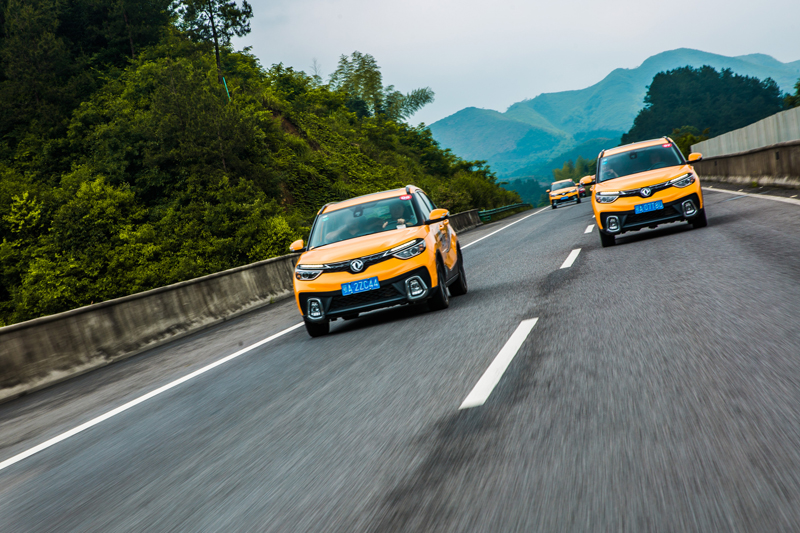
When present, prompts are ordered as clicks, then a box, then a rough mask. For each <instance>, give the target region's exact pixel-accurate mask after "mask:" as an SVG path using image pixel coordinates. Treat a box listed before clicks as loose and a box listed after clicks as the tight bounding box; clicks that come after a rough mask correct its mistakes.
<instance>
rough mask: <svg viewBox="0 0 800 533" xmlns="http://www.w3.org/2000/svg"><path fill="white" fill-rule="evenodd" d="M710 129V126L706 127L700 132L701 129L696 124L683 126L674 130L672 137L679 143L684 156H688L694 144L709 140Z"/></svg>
mask: <svg viewBox="0 0 800 533" xmlns="http://www.w3.org/2000/svg"><path fill="white" fill-rule="evenodd" d="M710 131H711V130H710V129H709V128H706V129H705V130H703V132H702V133H700V130H698V129H697V128H695V127H694V126H683V127H681V128H675V129H674V130H672V135H670V137H671V138H672V140H673V141H675V144H677V145H678V148H679V149H680V151H681V152H682V153H683V155H684V157H688V156H689V153H690V152H691V151H692V145H693V144H697V143H699V142H702V141H706V140H708V133H709V132H710Z"/></svg>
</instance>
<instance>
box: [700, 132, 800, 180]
mask: <svg viewBox="0 0 800 533" xmlns="http://www.w3.org/2000/svg"><path fill="white" fill-rule="evenodd" d="M695 146H696V145H695ZM703 156H704V157H703V160H702V161H699V162H697V163H693V166H694V168H695V170H697V172H698V174H699V175H700V179H701V180H703V181H717V182H722V183H735V184H739V185H750V184H752V183H754V182H755V183H757V184H758V185H759V186H763V187H767V186H769V187H786V188H793V189H797V188H800V140H796V141H790V142H784V143H779V144H774V145H771V146H765V147H762V148H757V149H754V150H748V151H746V152H741V153H735V154H728V155H724V156H718V157H708V158H706V157H705V154H703Z"/></svg>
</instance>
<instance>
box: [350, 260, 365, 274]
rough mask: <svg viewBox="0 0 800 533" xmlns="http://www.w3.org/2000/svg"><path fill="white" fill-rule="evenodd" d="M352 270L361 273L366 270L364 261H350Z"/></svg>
mask: <svg viewBox="0 0 800 533" xmlns="http://www.w3.org/2000/svg"><path fill="white" fill-rule="evenodd" d="M350 270H352V271H353V272H361V271H362V270H364V261H362V260H361V259H353V260H352V261H350Z"/></svg>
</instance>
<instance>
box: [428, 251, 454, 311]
mask: <svg viewBox="0 0 800 533" xmlns="http://www.w3.org/2000/svg"><path fill="white" fill-rule="evenodd" d="M436 272H437V274H436V276H437V277H438V278H439V286H438V287H436V294H434V295H433V296H432V297H431V299H430V300H428V308H429V309H430V310H431V311H439V310H441V309H447V308H448V307H450V295H449V294H448V293H447V278H446V277H445V273H444V266H443V265H442V262H441V261H437V262H436Z"/></svg>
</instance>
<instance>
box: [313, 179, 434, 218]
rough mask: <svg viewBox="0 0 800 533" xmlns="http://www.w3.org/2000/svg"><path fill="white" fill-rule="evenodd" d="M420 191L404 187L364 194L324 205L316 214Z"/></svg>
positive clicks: (417, 188)
mask: <svg viewBox="0 0 800 533" xmlns="http://www.w3.org/2000/svg"><path fill="white" fill-rule="evenodd" d="M421 190H422V189H420V188H419V187H416V186H414V185H406V186H405V187H404V188H402V189H391V190H388V191H380V192H373V193H370V194H365V195H363V196H356V197H355V198H350V199H348V200H343V201H341V202H335V203H330V204H326V205H324V206H323V207H322V209H320V210H319V213H317V214H318V215H321V214H322V213H330V212H331V211H338V210H339V209H345V208H347V207H352V206H354V205H359V204H363V203H366V202H374V201H376V200H385V199H387V198H396V197H397V196H401V195H403V194H411V193H415V192H417V191H421Z"/></svg>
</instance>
